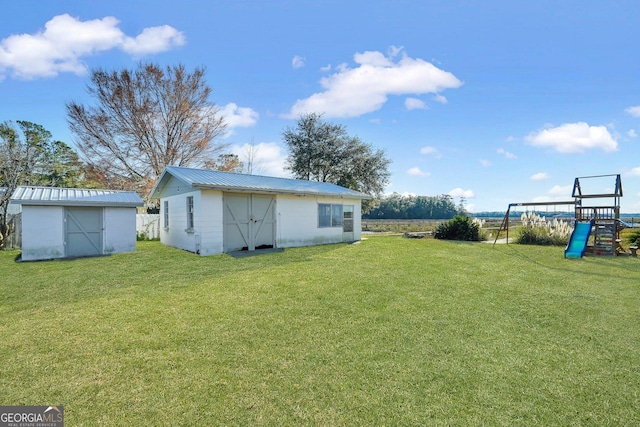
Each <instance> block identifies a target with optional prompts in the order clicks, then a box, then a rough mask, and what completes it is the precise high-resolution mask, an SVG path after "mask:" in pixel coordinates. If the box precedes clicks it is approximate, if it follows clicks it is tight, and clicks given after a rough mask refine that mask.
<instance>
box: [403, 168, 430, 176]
mask: <svg viewBox="0 0 640 427" xmlns="http://www.w3.org/2000/svg"><path fill="white" fill-rule="evenodd" d="M407 174H408V175H412V176H421V177H425V178H426V177H428V176H431V172H423V171H421V170H420V168H419V167H413V168H410V169H408V170H407Z"/></svg>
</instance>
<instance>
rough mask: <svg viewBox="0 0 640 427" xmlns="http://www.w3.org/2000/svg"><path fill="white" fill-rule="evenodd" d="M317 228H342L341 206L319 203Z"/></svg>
mask: <svg viewBox="0 0 640 427" xmlns="http://www.w3.org/2000/svg"><path fill="white" fill-rule="evenodd" d="M318 227H320V228H324V227H342V205H332V204H329V203H319V204H318Z"/></svg>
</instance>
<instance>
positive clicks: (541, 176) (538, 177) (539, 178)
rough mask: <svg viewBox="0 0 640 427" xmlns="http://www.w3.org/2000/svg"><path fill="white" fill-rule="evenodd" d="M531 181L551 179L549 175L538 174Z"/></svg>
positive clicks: (532, 176) (544, 173)
mask: <svg viewBox="0 0 640 427" xmlns="http://www.w3.org/2000/svg"><path fill="white" fill-rule="evenodd" d="M529 179H530V180H531V181H544V180H547V179H549V174H548V173H546V172H538V173H536V174H533V175H531V177H530V178H529Z"/></svg>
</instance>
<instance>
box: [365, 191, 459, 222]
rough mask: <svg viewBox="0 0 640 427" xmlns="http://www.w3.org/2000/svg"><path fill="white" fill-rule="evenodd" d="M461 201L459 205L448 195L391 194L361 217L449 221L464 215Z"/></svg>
mask: <svg viewBox="0 0 640 427" xmlns="http://www.w3.org/2000/svg"><path fill="white" fill-rule="evenodd" d="M463 204H464V203H463V202H462V201H461V202H460V204H459V205H457V206H456V204H455V203H454V201H453V198H452V197H451V196H449V195H448V194H442V195H439V196H413V195H401V194H398V193H393V194H391V195H388V196H385V197H382V198H381V199H380V200H379V201H378V205H377V206H375V207H373V208H372V209H371V210H370V211H369V212H368V213H366V214H364V215H363V218H366V219H451V218H453V217H455V216H456V215H465V214H466V211H465V209H464V206H463Z"/></svg>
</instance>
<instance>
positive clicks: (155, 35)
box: [122, 25, 185, 57]
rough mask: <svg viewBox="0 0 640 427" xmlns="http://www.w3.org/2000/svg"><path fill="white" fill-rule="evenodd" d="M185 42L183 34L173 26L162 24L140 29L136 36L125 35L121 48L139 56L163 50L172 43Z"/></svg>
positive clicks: (170, 46)
mask: <svg viewBox="0 0 640 427" xmlns="http://www.w3.org/2000/svg"><path fill="white" fill-rule="evenodd" d="M184 42H185V37H184V35H183V34H182V33H181V32H180V31H178V30H176V29H175V28H173V27H170V26H168V25H162V26H160V27H150V28H145V29H144V30H142V33H140V34H139V35H138V36H137V37H135V38H132V37H125V39H124V41H123V43H122V50H124V51H125V52H127V53H128V54H130V55H133V56H136V57H139V56H143V55H148V54H152V53H156V52H164V51H166V50H169V49H171V48H172V47H173V46H174V45H175V46H181V45H183V44H184Z"/></svg>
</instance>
